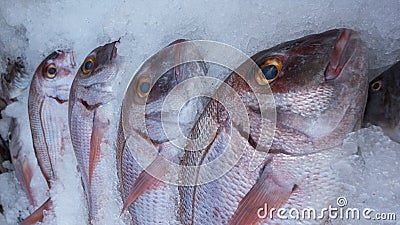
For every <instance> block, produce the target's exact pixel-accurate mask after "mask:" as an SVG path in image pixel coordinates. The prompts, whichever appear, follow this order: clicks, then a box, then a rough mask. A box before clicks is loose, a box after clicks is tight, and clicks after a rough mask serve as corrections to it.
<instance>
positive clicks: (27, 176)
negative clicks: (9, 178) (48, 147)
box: [22, 157, 37, 206]
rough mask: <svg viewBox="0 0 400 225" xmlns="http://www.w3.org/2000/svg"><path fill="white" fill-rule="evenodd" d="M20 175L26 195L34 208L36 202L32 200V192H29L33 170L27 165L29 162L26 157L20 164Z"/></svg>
mask: <svg viewBox="0 0 400 225" xmlns="http://www.w3.org/2000/svg"><path fill="white" fill-rule="evenodd" d="M22 174H23V176H24V184H23V185H24V186H25V190H26V192H27V193H26V194H27V195H28V199H29V201H30V202H31V203H32V204H33V205H34V206H36V204H37V203H36V201H35V199H34V198H33V195H32V190H31V181H32V177H33V168H32V166H31V165H30V164H29V161H28V159H27V158H26V157H24V160H23V162H22Z"/></svg>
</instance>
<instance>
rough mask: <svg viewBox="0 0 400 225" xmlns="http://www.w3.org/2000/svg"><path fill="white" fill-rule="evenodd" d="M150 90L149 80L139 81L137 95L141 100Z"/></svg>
mask: <svg viewBox="0 0 400 225" xmlns="http://www.w3.org/2000/svg"><path fill="white" fill-rule="evenodd" d="M150 90H151V84H150V79H149V78H144V79H140V80H139V82H138V85H137V93H138V95H139V96H140V97H141V98H144V97H146V96H147V95H149V93H150Z"/></svg>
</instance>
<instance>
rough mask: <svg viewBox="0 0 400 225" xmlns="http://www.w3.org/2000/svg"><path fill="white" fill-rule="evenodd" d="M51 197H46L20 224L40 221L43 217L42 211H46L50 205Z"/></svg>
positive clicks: (31, 224)
mask: <svg viewBox="0 0 400 225" xmlns="http://www.w3.org/2000/svg"><path fill="white" fill-rule="evenodd" d="M52 204H53V203H52V201H51V199H50V198H49V199H47V201H45V202H44V203H43V204H42V205H41V206H40V207H39V208H38V209H36V210H35V211H34V212H33V213H32V214H31V215H29V216H28V217H27V218H26V219H25V220H24V221H22V222H21V223H20V225H33V224H36V223H38V222H42V221H43V218H44V214H43V213H44V211H48V210H49V209H50V208H51V206H52Z"/></svg>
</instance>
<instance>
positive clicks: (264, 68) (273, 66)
mask: <svg viewBox="0 0 400 225" xmlns="http://www.w3.org/2000/svg"><path fill="white" fill-rule="evenodd" d="M260 70H261V71H259V72H258V73H257V74H256V81H257V83H258V84H260V85H266V84H269V83H271V82H273V81H274V80H276V79H277V78H278V77H279V74H280V73H281V70H282V62H281V61H280V60H279V59H277V58H268V59H267V60H265V62H264V63H263V64H262V65H261V66H260Z"/></svg>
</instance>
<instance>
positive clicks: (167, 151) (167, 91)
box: [117, 39, 209, 224]
mask: <svg viewBox="0 0 400 225" xmlns="http://www.w3.org/2000/svg"><path fill="white" fill-rule="evenodd" d="M193 58H197V59H199V60H201V56H200V52H199V51H198V49H197V47H196V46H195V45H194V44H192V43H190V41H188V40H185V39H178V40H176V41H174V42H172V43H171V44H169V45H168V46H167V47H165V48H163V49H162V50H161V51H160V52H158V53H157V54H155V55H153V56H152V57H151V58H149V59H148V60H146V62H145V63H144V64H143V65H142V66H141V67H140V68H139V70H138V71H137V73H136V75H135V76H134V78H133V79H132V81H131V83H130V85H129V87H128V89H127V91H126V94H125V97H124V101H123V105H122V110H121V111H122V115H121V119H120V126H119V132H118V146H117V149H118V153H117V157H118V158H117V164H118V166H117V167H118V174H119V178H120V185H121V188H120V189H121V195H122V198H123V201H124V207H123V210H122V211H124V210H125V209H128V212H129V214H130V216H131V219H130V220H129V221H128V223H129V224H176V223H178V221H177V209H178V208H177V201H178V196H179V194H178V188H177V185H174V184H171V183H168V182H166V181H165V180H161V179H160V178H161V177H163V176H164V175H165V174H164V173H165V172H166V170H165V167H166V165H165V162H166V160H168V161H170V162H172V163H175V164H176V165H177V164H179V162H180V158H179V157H181V156H182V154H181V153H182V152H181V151H180V150H181V149H180V148H179V145H175V144H176V143H174V140H175V139H177V136H174V135H175V134H172V135H171V136H169V135H168V132H167V131H166V129H164V128H165V127H164V126H165V125H163V123H162V118H163V119H165V121H166V125H167V126H168V127H171V128H172V129H174V130H177V128H178V130H179V128H181V131H182V135H185V136H186V135H187V134H188V133H189V132H190V130H191V128H192V126H193V124H194V123H195V121H196V120H197V117H198V116H199V114H200V113H199V112H201V111H202V110H203V108H204V107H205V105H206V103H207V102H208V101H209V99H208V98H207V97H199V98H196V99H194V100H193V101H189V102H186V103H187V104H185V105H182V108H180V106H181V105H180V104H179V97H180V96H183V95H185V96H190V93H191V91H192V90H194V89H193V86H180V85H181V84H183V82H185V81H188V82H190V81H189V79H190V78H198V77H204V76H205V75H206V74H207V70H208V69H207V68H208V67H207V65H206V64H205V62H204V61H196V62H193V61H190V62H186V61H187V59H193ZM158 78H159V79H158ZM195 85H201V83H200V82H199V81H195ZM174 88H175V90H176V89H179V88H181V89H180V90H181V91H183V92H180V93H181V95H179V94H177V95H174V94H173V93H172V90H173V89H174ZM182 93H183V94H182ZM168 95H171V96H173V97H172V101H168V100H167V98H168V97H167V96H168ZM166 104H167V105H169V106H165V105H166ZM174 107H176V108H177V109H179V110H180V112H182V111H185V113H186V115H190V118H188V119H187V120H185V119H180V118H178V117H174V115H175V116H176V115H177V114H174V113H173V111H169V110H168V109H167V110H166V111H163V108H164V109H165V108H170V109H171V108H174ZM142 113H144V118H143V121H141V119H140V117H141V116H142ZM182 147H184V145H183V146H182ZM135 151H136V152H141V151H144V154H146V155H151V154H152V151H153V153H154V154H156V155H157V157H156V158H154V161H151V160H149V162H147V167H146V166H145V164H143V162H139V161H137V160H138V159H140V161H142V160H143V158H141V157H139V158H138V157H135V154H134V152H135ZM163 159H166V160H163ZM145 169H146V170H145ZM150 171H151V172H153V173H151V172H150ZM155 174H158V176H157V177H154V175H155Z"/></svg>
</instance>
